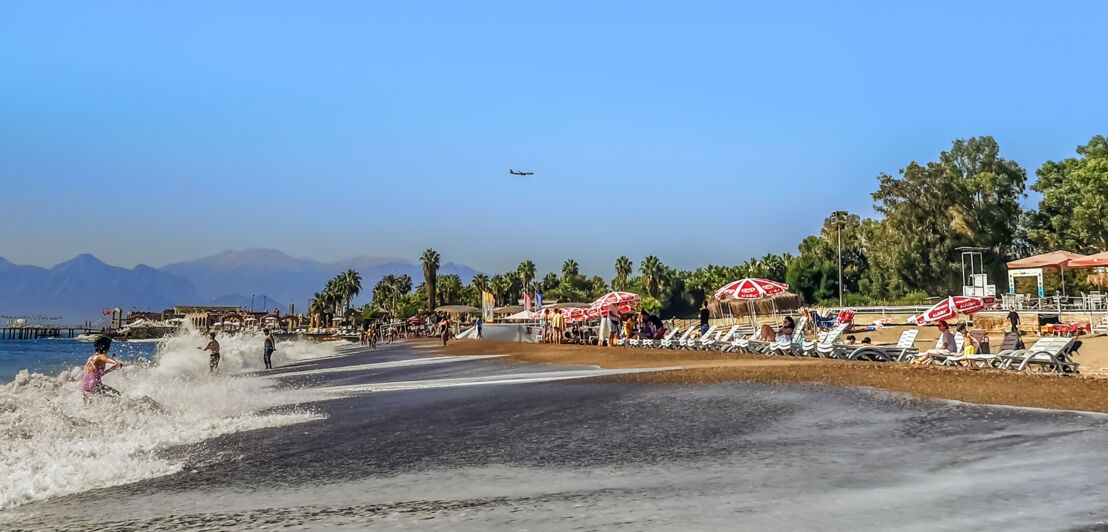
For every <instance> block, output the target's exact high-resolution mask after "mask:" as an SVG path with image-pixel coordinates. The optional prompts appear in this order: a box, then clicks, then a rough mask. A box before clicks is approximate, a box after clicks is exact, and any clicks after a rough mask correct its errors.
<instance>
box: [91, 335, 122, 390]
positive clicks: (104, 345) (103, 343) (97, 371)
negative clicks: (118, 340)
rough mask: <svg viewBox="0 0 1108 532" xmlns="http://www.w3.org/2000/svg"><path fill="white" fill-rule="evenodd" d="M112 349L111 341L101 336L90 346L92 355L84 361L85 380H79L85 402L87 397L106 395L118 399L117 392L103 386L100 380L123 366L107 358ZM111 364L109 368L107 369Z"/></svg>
mask: <svg viewBox="0 0 1108 532" xmlns="http://www.w3.org/2000/svg"><path fill="white" fill-rule="evenodd" d="M111 347H112V339H111V338H108V337H107V336H101V337H99V338H97V339H96V341H95V342H93V344H92V350H93V354H92V356H90V357H88V360H87V361H85V378H84V379H82V380H81V391H83V392H84V393H85V402H88V399H89V396H90V395H93V394H96V395H106V396H109V397H119V392H118V391H117V390H116V389H115V388H112V387H111V386H108V385H106V384H104V383H103V382H102V381H101V379H103V378H104V375H107V374H108V373H111V372H113V371H115V370H117V369H119V368H120V367H122V366H123V363H122V362H120V361H118V360H116V359H114V358H111V357H109V356H108V350H109V349H111ZM108 364H111V367H108Z"/></svg>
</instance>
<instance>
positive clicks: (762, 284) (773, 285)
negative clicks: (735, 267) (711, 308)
mask: <svg viewBox="0 0 1108 532" xmlns="http://www.w3.org/2000/svg"><path fill="white" fill-rule="evenodd" d="M788 289H789V285H787V284H785V283H780V282H777V281H771V280H769V279H759V278H757V277H747V278H746V279H739V280H738V281H734V282H731V283H727V284H726V285H724V286H723V288H720V289H719V290H716V299H718V300H720V301H725V300H728V299H741V300H743V301H746V302H747V304H748V305H749V306H750V324H751V326H752V327H754V328H755V329H757V328H758V320H757V318H756V317H755V309H754V302H755V301H757V300H759V299H762V298H766V297H769V296H774V295H777V294H783V293H785V291H786V290H788ZM775 312H776V311H775Z"/></svg>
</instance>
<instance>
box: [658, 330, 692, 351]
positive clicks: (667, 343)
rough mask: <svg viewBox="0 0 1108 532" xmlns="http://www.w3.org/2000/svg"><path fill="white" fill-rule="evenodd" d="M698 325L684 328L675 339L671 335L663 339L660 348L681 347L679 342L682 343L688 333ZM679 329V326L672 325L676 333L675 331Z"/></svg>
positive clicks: (687, 337)
mask: <svg viewBox="0 0 1108 532" xmlns="http://www.w3.org/2000/svg"><path fill="white" fill-rule="evenodd" d="M698 327H699V325H693V326H691V327H689V328H688V329H685V332H684V333H682V334H681V337H680V338H678V339H677V340H674V339H673V337H672V336H670V337H669V338H667V339H663V340H662V343H661V347H662V349H676V348H679V347H681V344H682V343H684V342H685V341H686V340H688V339H689V335H691V334H692V333H693V331H695V330H696V329H697V328H698ZM680 329H681V328H680V327H674V328H673V332H674V333H675V334H676V333H677V331H678V330H680Z"/></svg>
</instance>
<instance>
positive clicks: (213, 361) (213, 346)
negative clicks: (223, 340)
mask: <svg viewBox="0 0 1108 532" xmlns="http://www.w3.org/2000/svg"><path fill="white" fill-rule="evenodd" d="M208 337H209V338H211V339H212V340H211V341H210V342H208V345H207V346H205V347H197V349H203V350H204V351H211V352H212V354H211V356H209V357H208V373H214V372H215V370H217V369H219V342H217V341H215V333H214V332H213V333H208Z"/></svg>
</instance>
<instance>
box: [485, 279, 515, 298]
mask: <svg viewBox="0 0 1108 532" xmlns="http://www.w3.org/2000/svg"><path fill="white" fill-rule="evenodd" d="M511 289H512V281H511V279H509V278H508V277H507V276H505V275H504V274H502V273H498V274H496V275H493V276H492V278H491V279H489V290H491V291H492V295H493V297H494V298H495V299H496V304H497V305H504V304H506V303H507V301H508V297H509V296H508V292H509V291H510V290H511Z"/></svg>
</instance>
